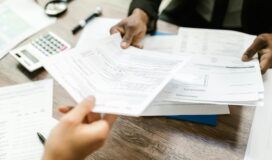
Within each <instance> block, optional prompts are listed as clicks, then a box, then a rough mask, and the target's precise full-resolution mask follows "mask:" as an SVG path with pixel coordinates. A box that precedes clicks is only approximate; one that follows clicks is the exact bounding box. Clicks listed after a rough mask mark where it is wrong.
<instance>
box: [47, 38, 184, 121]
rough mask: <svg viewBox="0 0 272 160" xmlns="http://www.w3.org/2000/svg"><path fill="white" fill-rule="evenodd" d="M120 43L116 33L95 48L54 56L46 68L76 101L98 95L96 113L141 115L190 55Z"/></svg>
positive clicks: (48, 61)
mask: <svg viewBox="0 0 272 160" xmlns="http://www.w3.org/2000/svg"><path fill="white" fill-rule="evenodd" d="M120 42H121V37H120V35H118V34H116V35H113V36H111V37H108V38H106V39H104V40H103V41H100V43H98V44H97V45H96V48H90V49H89V50H84V51H79V50H72V51H70V53H69V52H68V53H66V54H60V55H57V56H54V57H52V58H50V59H48V60H46V61H45V63H44V67H45V68H46V70H47V71H48V72H49V73H50V74H51V75H52V76H53V77H54V78H55V79H56V80H57V81H58V82H59V83H60V84H62V85H63V87H64V88H65V89H66V90H67V91H68V92H69V93H70V94H71V95H72V97H74V98H75V100H76V101H77V102H79V101H81V100H82V99H83V98H85V97H87V96H89V95H95V96H96V107H95V108H94V111H95V112H102V113H103V112H105V113H115V114H125V115H131V116H139V115H141V113H142V112H143V111H144V110H145V109H146V108H147V107H148V106H149V105H150V103H151V102H152V101H153V100H154V98H155V97H156V96H157V95H158V94H159V93H160V91H161V90H162V89H163V88H164V86H165V85H166V84H167V83H168V82H169V81H170V79H171V78H172V76H173V71H174V69H176V68H178V66H181V65H182V64H184V62H185V61H186V60H188V57H185V58H184V57H174V56H173V57H171V56H168V55H167V54H162V53H155V52H151V51H145V50H141V49H137V48H133V47H131V48H129V49H126V50H123V49H121V48H120Z"/></svg>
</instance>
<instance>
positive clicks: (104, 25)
mask: <svg viewBox="0 0 272 160" xmlns="http://www.w3.org/2000/svg"><path fill="white" fill-rule="evenodd" d="M119 21H120V19H112V18H103V17H99V18H96V19H94V20H93V21H92V22H90V23H89V24H88V25H87V26H86V27H85V28H84V31H83V32H82V34H81V37H80V39H79V41H78V43H77V46H76V48H87V47H89V46H95V45H96V43H97V41H99V40H100V39H102V38H105V37H107V36H109V35H110V32H109V31H110V28H111V27H112V26H114V25H115V24H117V23H118V22H119ZM176 38H177V36H176V35H161V36H147V37H146V38H145V39H144V40H143V42H142V44H143V45H144V50H152V51H158V52H163V53H168V54H169V55H172V51H173V48H174V45H175V41H176ZM153 53H154V52H153ZM156 53H157V52H156ZM162 92H163V91H162ZM69 93H71V92H69ZM157 101H159V102H158V103H157V102H156V103H152V104H151V105H150V106H149V107H148V108H147V110H145V111H144V113H142V115H144V116H158V115H177V114H182V115H195V114H200V115H201V114H229V109H228V106H227V105H211V104H208V105H205V104H195V103H194V104H189V103H180V102H162V101H160V100H159V99H157Z"/></svg>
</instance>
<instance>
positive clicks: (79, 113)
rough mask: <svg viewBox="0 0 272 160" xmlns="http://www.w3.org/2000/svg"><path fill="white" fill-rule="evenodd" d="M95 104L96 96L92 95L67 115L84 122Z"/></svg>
mask: <svg viewBox="0 0 272 160" xmlns="http://www.w3.org/2000/svg"><path fill="white" fill-rule="evenodd" d="M94 104H95V98H94V97H93V96H90V97H88V98H86V99H84V100H83V101H82V102H81V103H80V104H79V105H78V106H76V107H75V108H74V109H73V110H72V111H70V112H69V113H68V114H67V115H66V117H67V118H68V119H69V118H70V119H73V120H75V121H78V122H82V121H83V120H84V119H85V117H86V116H87V114H88V113H90V112H91V110H92V108H93V107H94Z"/></svg>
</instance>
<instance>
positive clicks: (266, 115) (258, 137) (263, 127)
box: [245, 70, 272, 160]
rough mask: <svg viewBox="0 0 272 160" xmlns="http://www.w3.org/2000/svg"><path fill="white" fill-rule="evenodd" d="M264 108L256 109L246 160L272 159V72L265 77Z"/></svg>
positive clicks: (268, 72) (269, 71)
mask: <svg viewBox="0 0 272 160" xmlns="http://www.w3.org/2000/svg"><path fill="white" fill-rule="evenodd" d="M264 87H265V92H264V106H263V107H256V110H255V115H254V119H253V123H252V126H251V132H250V136H249V140H248V145H247V149H246V154H245V160H271V159H272V152H271V151H272V116H271V115H272V107H271V106H272V100H271V97H272V70H268V71H267V72H266V74H265V75H264Z"/></svg>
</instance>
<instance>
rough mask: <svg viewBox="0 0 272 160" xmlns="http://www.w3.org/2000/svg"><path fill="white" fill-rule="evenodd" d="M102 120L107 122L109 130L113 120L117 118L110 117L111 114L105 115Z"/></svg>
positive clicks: (114, 116)
mask: <svg viewBox="0 0 272 160" xmlns="http://www.w3.org/2000/svg"><path fill="white" fill-rule="evenodd" d="M103 119H104V120H105V121H107V122H108V124H109V126H110V128H111V127H112V125H113V123H114V122H115V120H116V119H117V116H116V115H112V114H106V115H105V116H104V117H103Z"/></svg>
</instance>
